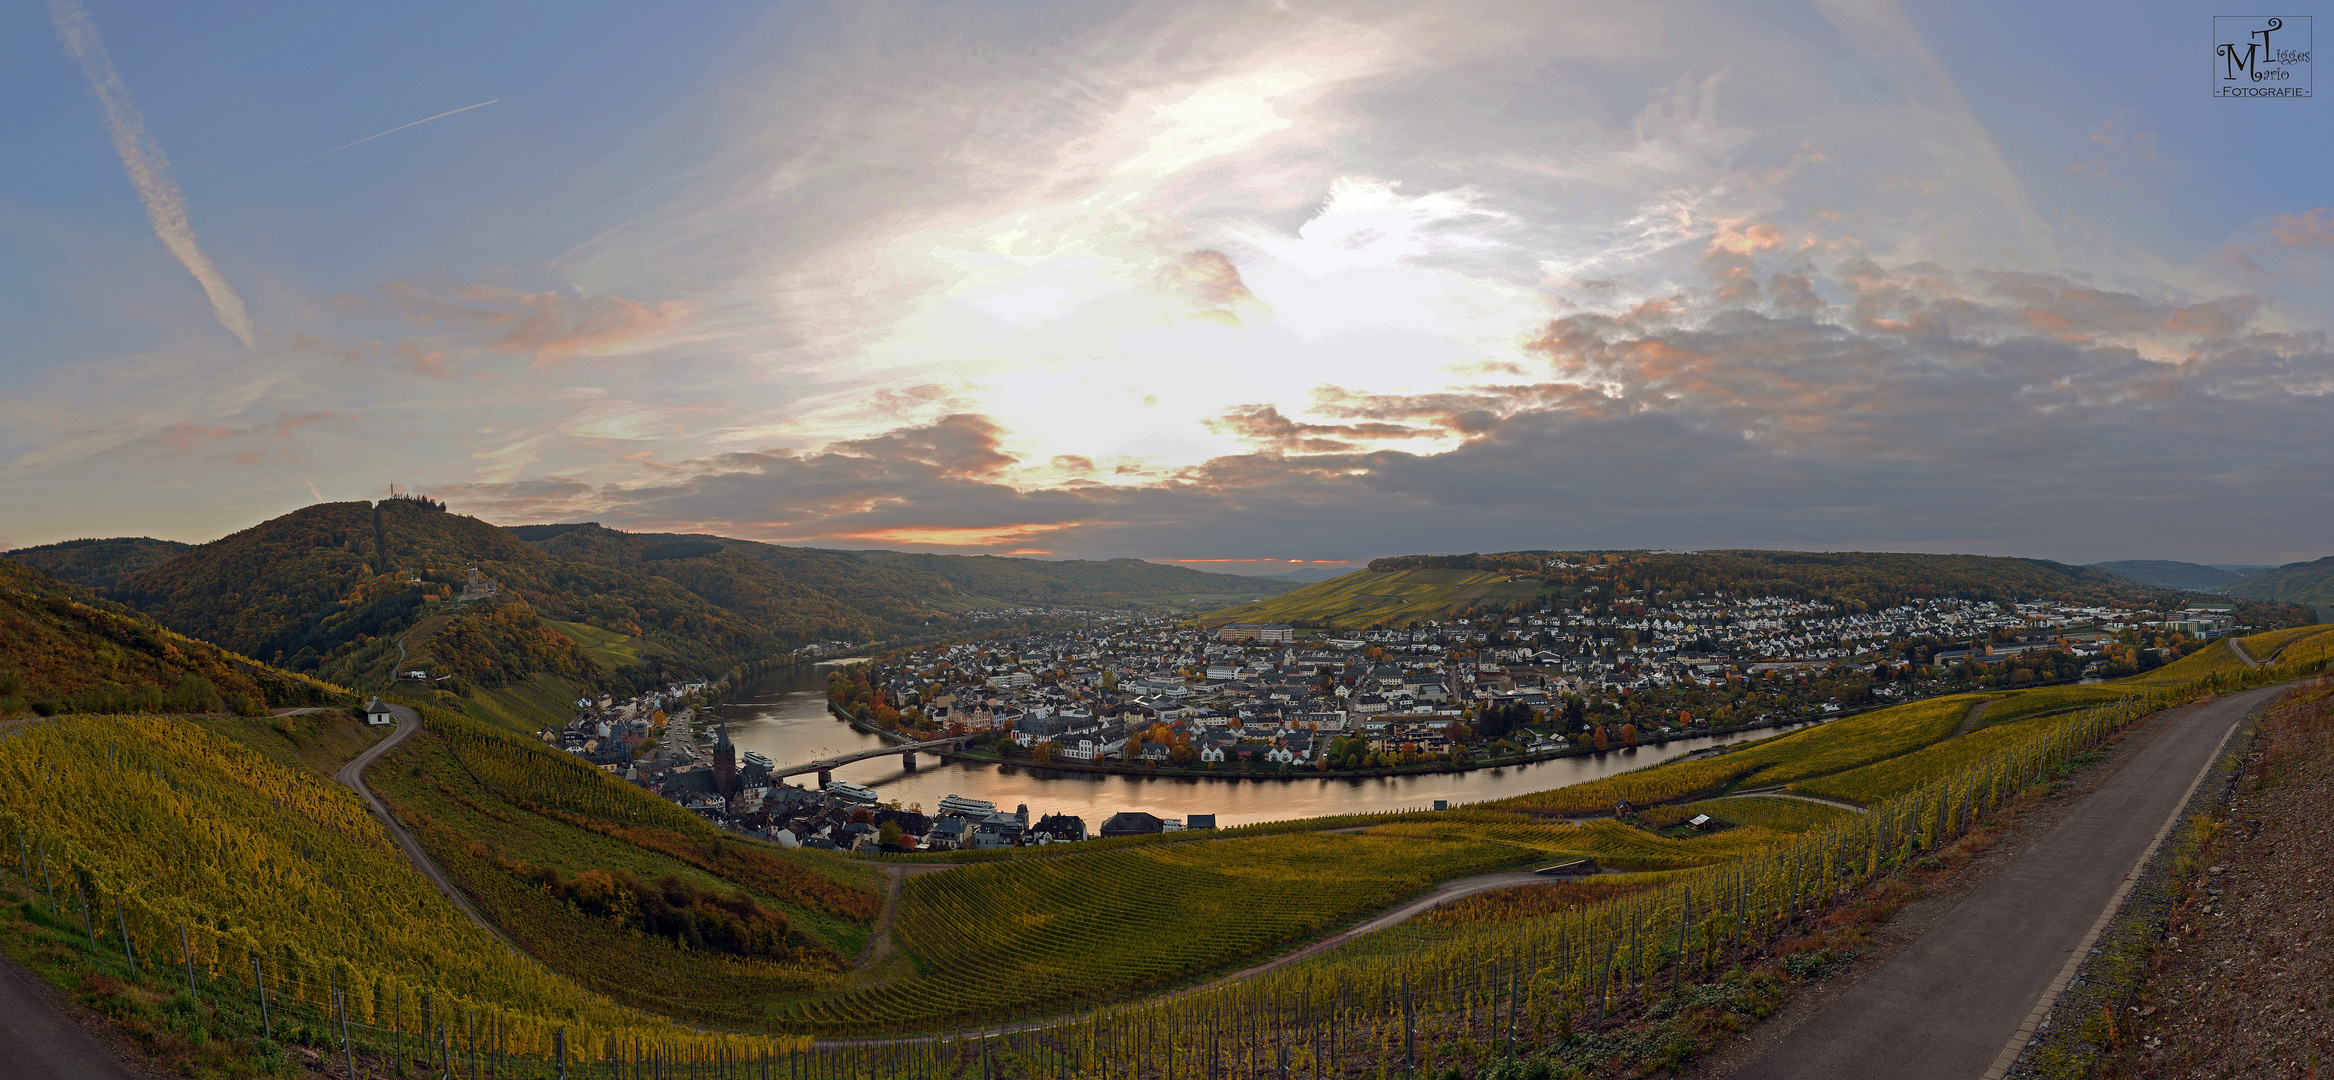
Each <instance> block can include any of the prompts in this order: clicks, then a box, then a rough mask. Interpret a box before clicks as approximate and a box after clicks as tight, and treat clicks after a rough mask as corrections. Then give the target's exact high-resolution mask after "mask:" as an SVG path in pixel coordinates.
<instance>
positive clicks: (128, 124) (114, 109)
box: [49, 0, 257, 348]
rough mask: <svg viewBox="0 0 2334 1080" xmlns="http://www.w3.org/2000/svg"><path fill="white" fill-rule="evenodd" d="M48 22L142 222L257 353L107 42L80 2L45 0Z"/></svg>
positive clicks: (237, 302)
mask: <svg viewBox="0 0 2334 1080" xmlns="http://www.w3.org/2000/svg"><path fill="white" fill-rule="evenodd" d="M49 22H51V23H53V24H55V26H56V28H57V39H58V40H59V41H62V42H64V44H65V51H66V52H68V53H70V54H72V56H73V59H75V60H77V61H79V62H80V63H81V73H82V74H83V75H86V76H88V77H89V92H90V93H91V94H92V95H94V96H95V97H96V98H97V103H98V105H99V106H100V107H102V108H103V109H104V110H105V130H106V131H107V132H108V133H110V134H111V135H112V136H113V149H114V152H115V153H117V154H120V155H121V158H122V167H123V168H124V169H126V170H128V172H129V174H130V185H131V186H132V187H135V188H137V189H138V200H139V201H140V202H143V203H145V204H146V220H147V221H149V222H152V223H153V225H154V235H155V236H156V237H158V238H160V239H161V241H162V246H164V247H166V248H169V249H170V253H171V254H172V255H176V256H178V261H179V263H180V264H181V265H183V266H185V267H186V272H187V273H190V274H193V275H194V279H195V280H196V281H197V282H200V283H201V284H202V287H203V292H204V294H205V295H207V296H209V297H210V298H211V314H212V315H214V316H216V317H217V318H218V320H219V325H221V326H224V327H226V328H227V332H228V333H230V334H233V335H235V336H236V337H237V338H238V339H240V340H241V341H242V342H243V345H244V347H245V348H256V347H257V339H256V338H255V337H254V336H253V334H252V332H251V316H250V315H249V314H248V313H246V312H245V311H244V310H243V298H242V297H240V296H237V295H235V287H234V286H232V285H229V284H227V279H226V278H225V277H224V276H222V275H221V274H220V273H219V268H218V267H217V266H214V265H212V264H211V257H210V256H208V255H205V254H203V249H202V248H201V247H199V246H197V245H196V243H195V232H194V226H193V225H190V224H188V223H187V220H186V200H185V199H183V198H181V197H179V194H178V182H177V181H175V180H172V179H171V178H170V159H169V158H166V157H164V156H162V147H160V146H159V145H156V144H155V142H154V140H153V138H152V137H151V136H149V135H147V134H146V121H145V119H144V118H143V117H141V116H139V115H138V102H137V99H136V98H133V97H131V96H130V88H129V87H127V86H124V85H122V77H121V75H120V74H119V73H118V72H116V71H114V69H113V58H112V57H110V56H107V55H106V53H105V43H104V42H102V41H99V40H98V39H97V26H96V25H95V24H93V23H91V22H90V21H89V13H88V12H87V11H84V10H82V8H81V4H80V3H79V0H49Z"/></svg>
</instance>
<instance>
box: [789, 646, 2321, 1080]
mask: <svg viewBox="0 0 2334 1080" xmlns="http://www.w3.org/2000/svg"><path fill="white" fill-rule="evenodd" d="M2280 674H2284V675H2288V676H2290V675H2292V674H2295V672H2291V671H2288V672H2283V673H2280ZM2271 677H2274V676H2271V675H2264V676H2262V677H2261V678H2262V680H2263V681H2266V680H2267V679H2269V678H2271ZM2220 688H2222V689H2226V688H2229V687H2226V686H2223V687H2220ZM2211 689H2214V687H2211V686H2203V687H2197V688H2192V692H2193V691H2205V690H2211ZM2170 700H2172V697H2171V695H2168V694H2167V695H2165V696H2163V697H2161V698H2157V699H2152V700H2151V699H2146V698H2135V699H2132V700H2126V701H2121V702H2118V703H2116V704H2113V705H2108V706H2101V707H2096V708H2092V709H2087V710H2084V711H2081V712H2077V713H2073V714H2067V715H2061V716H2048V717H2039V718H2034V719H2030V720H2027V721H2022V722H2018V723H2013V724H2009V725H2002V726H2000V727H1997V728H1992V729H1988V730H1987V731H1986V732H1984V733H1983V734H1985V735H1986V736H1987V738H1986V740H1985V743H1984V744H1985V745H1988V746H1990V747H1991V752H1990V753H1985V754H1980V755H1977V756H1975V757H1973V758H1971V759H1969V760H1966V761H1964V762H1962V763H1960V764H1959V765H1958V766H1956V767H1946V766H1943V765H1938V764H1936V763H1935V762H1931V763H1930V765H1929V767H1928V768H1927V770H1926V771H1927V773H1928V776H1927V778H1926V780H1925V781H1924V782H1922V783H1919V784H1918V785H1916V786H1913V787H1911V788H1909V789H1906V790H1903V791H1901V792H1899V793H1897V794H1895V795H1894V796H1892V797H1888V798H1884V799H1881V800H1879V801H1877V802H1876V803H1875V804H1874V805H1873V806H1872V807H1871V809H1870V811H1869V812H1867V813H1863V814H1850V813H1845V812H1842V813H1840V814H1838V815H1837V816H1832V817H1829V818H1827V819H1826V820H1825V821H1823V822H1821V823H1817V824H1815V825H1814V827H1812V828H1809V829H1807V830H1806V831H1803V832H1800V833H1798V834H1797V835H1795V836H1784V835H1782V834H1781V833H1780V832H1779V831H1778V832H1769V833H1768V834H1767V835H1768V837H1769V839H1770V842H1769V843H1767V844H1766V845H1765V846H1763V847H1759V848H1756V849H1753V850H1748V851H1746V852H1744V853H1742V855H1741V857H1739V858H1736V859H1733V860H1730V861H1725V862H1720V863H1717V864H1715V865H1711V866H1707V867H1704V868H1701V869H1693V870H1678V871H1667V872H1663V873H1659V874H1623V875H1614V876H1612V877H1610V878H1609V879H1600V880H1597V881H1595V882H1593V883H1588V884H1576V885H1563V886H1557V887H1553V888H1551V887H1547V886H1533V887H1529V888H1527V889H1517V890H1507V891H1503V892H1499V893H1491V894H1485V895H1483V896H1478V897H1475V898H1472V899H1470V900H1468V901H1464V902H1462V903H1460V904H1455V905H1452V906H1451V907H1450V908H1449V909H1446V911H1445V912H1443V913H1440V914H1438V915H1434V916H1429V917H1425V918H1422V919H1420V920H1417V921H1415V922H1414V923H1411V924H1406V925H1404V926H1401V927H1397V928H1395V929H1394V930H1391V931H1387V932H1384V933H1381V934H1376V935H1370V936H1367V937H1364V938H1361V939H1358V940H1357V941H1355V942H1354V943H1352V944H1350V945H1347V946H1343V947H1340V948H1338V949H1335V950H1332V951H1330V952H1328V953H1326V954H1323V955H1321V956H1318V957H1314V958H1310V959H1306V960H1302V961H1299V962H1297V963H1294V964H1290V965H1287V966H1284V967H1280V968H1277V969H1273V970H1271V971H1268V972H1266V973H1263V974H1260V975H1258V976H1257V977H1255V978H1252V979H1248V980H1245V981H1241V982H1236V983H1232V984H1228V985H1224V986H1221V987H1217V988H1213V989H1209V990H1206V991H1203V992H1198V993H1193V994H1187V995H1183V996H1170V997H1166V998H1160V999H1154V1000H1152V1001H1149V1002H1144V1003H1138V1004H1134V1005H1128V1006H1122V1007H1116V1008H1102V1009H1097V1010H1095V1011H1094V1012H1091V1013H1087V1014H1085V1015H1082V1016H1080V1017H1077V1018H1075V1019H1073V1020H1069V1021H1066V1022H1060V1023H1056V1024H1052V1025H1047V1026H1043V1027H1040V1028H1014V1027H1007V1028H1002V1029H999V1030H996V1031H993V1032H992V1031H989V1030H986V1029H984V1030H982V1031H979V1032H960V1033H958V1034H957V1036H956V1037H953V1038H945V1039H941V1040H937V1041H934V1042H882V1043H873V1044H864V1045H859V1046H852V1047H849V1048H847V1049H846V1048H840V1047H839V1048H837V1049H834V1050H828V1051H822V1052H821V1055H823V1056H820V1055H814V1056H813V1057H812V1058H810V1059H809V1060H807V1061H806V1062H805V1066H806V1070H807V1071H806V1072H804V1073H803V1074H801V1075H806V1076H820V1077H827V1076H836V1077H840V1076H851V1077H875V1076H892V1075H902V1076H954V1077H967V1078H969V1077H973V1076H982V1077H1000V1076H1004V1077H1029V1078H1039V1077H1069V1076H1077V1077H1101V1078H1117V1077H1125V1078H1128V1080H1146V1078H1164V1077H1169V1076H1193V1077H1201V1076H1206V1077H1227V1078H1229V1077H1244V1078H1257V1080H1262V1078H1266V1077H1279V1076H1306V1075H1312V1076H1330V1075H1334V1076H1339V1077H1356V1076H1363V1077H1368V1076H1379V1077H1388V1076H1396V1075H1417V1074H1428V1075H1432V1074H1437V1073H1439V1074H1441V1075H1446V1076H1447V1075H1453V1074H1452V1073H1451V1072H1449V1071H1448V1070H1449V1069H1451V1068H1453V1067H1459V1068H1464V1069H1468V1070H1469V1071H1471V1072H1473V1073H1474V1074H1475V1075H1477V1076H1479V1077H1502V1078H1504V1077H1511V1076H1522V1075H1526V1074H1525V1073H1524V1072H1523V1071H1522V1070H1521V1067H1520V1063H1521V1061H1522V1059H1524V1058H1541V1059H1546V1066H1545V1067H1549V1068H1551V1069H1552V1072H1553V1074H1556V1075H1563V1074H1570V1073H1573V1072H1578V1071H1586V1070H1590V1069H1596V1068H1600V1067H1604V1066H1608V1065H1615V1064H1620V1063H1631V1064H1629V1065H1628V1066H1627V1067H1628V1068H1635V1069H1640V1070H1644V1069H1651V1068H1654V1067H1656V1066H1658V1065H1659V1064H1660V1062H1661V1061H1663V1060H1665V1059H1664V1058H1663V1057H1662V1056H1661V1055H1662V1054H1663V1053H1665V1052H1674V1051H1664V1049H1663V1048H1664V1047H1675V1046H1678V1045H1683V1046H1687V1047H1690V1046H1692V1045H1693V1043H1692V1042H1691V1041H1687V1042H1684V1043H1675V1042H1672V1041H1671V1040H1690V1039H1691V1038H1692V1037H1694V1036H1695V1035H1696V1034H1697V1033H1706V1032H1707V1031H1708V1029H1707V1028H1705V1027H1697V1025H1704V1024H1707V1023H1709V1022H1710V1019H1709V1018H1710V1017H1712V1016H1714V1015H1716V1013H1717V1012H1736V1013H1741V1014H1744V1015H1749V1016H1759V1015H1764V1014H1765V1013H1767V1012H1770V1011H1772V1010H1773V1009H1774V1008H1775V1007H1777V1006H1778V1005H1779V1004H1780V1002H1781V997H1782V993H1783V990H1784V985H1785V981H1786V980H1796V979H1801V978H1818V977H1821V973H1822V972H1823V971H1825V970H1827V968H1828V965H1831V964H1835V963H1837V962H1839V961H1838V958H1837V957H1835V956H1834V955H1833V954H1830V953H1828V952H1825V951H1822V950H1823V948H1824V946H1823V944H1822V943H1823V942H1826V941H1829V940H1831V938H1830V937H1829V936H1828V935H1829V934H1830V933H1831V930H1830V927H1831V926H1833V925H1834V911H1835V909H1836V908H1838V907H1839V906H1840V905H1841V904H1843V903H1845V902H1847V900H1848V899H1849V898H1850V897H1853V896H1856V895H1858V893H1859V890H1862V889H1865V888H1867V887H1878V886H1882V885H1883V884H1884V883H1886V882H1888V881H1889V879H1890V878H1891V877H1892V875H1894V874H1895V873H1896V872H1897V870H1898V869H1899V868H1901V867H1904V866H1906V865H1907V864H1909V863H1913V862H1916V861H1922V860H1926V859H1928V858H1929V856H1930V855H1932V854H1933V853H1935V852H1937V851H1938V850H1939V849H1940V848H1943V847H1945V846H1947V845H1950V844H1951V843H1953V842H1954V840H1955V839H1956V838H1957V837H1959V836H1962V835H1964V834H1965V833H1967V832H1969V831H1970V830H1971V829H1973V828H1975V827H1977V826H1978V825H1979V824H1980V823H1981V822H1982V821H1983V820H1984V819H1985V818H1987V817H1988V815H1990V814H1992V813H1993V812H1994V811H1996V810H1997V809H1999V808H2001V807H2002V806H2003V805H2004V804H2005V803H2007V802H2009V801H2010V800H2012V799H2014V798H2017V797H2019V796H2020V795H2021V794H2022V793H2026V792H2029V791H2033V790H2036V789H2037V788H2038V787H2039V786H2042V785H2047V784H2050V783H2052V782H2053V781H2055V780H2056V779H2057V778H2059V777H2061V776H2063V775H2064V773H2065V770H2066V769H2067V768H2069V767H2070V765H2071V764H2072V763H2073V762H2074V761H2075V759H2077V758H2078V757H2080V756H2081V755H2083V754H2085V753H2087V752H2088V751H2090V750H2091V749H2093V748H2095V747H2097V746H2098V745H2099V744H2100V743H2102V742H2103V741H2104V740H2106V739H2108V738H2110V737H2111V736H2113V735H2114V734H2115V733H2116V732H2117V731H2118V730H2120V729H2122V728H2123V727H2124V726H2126V725H2128V724H2129V723H2131V722H2132V721H2134V720H2136V719H2138V718H2139V717H2141V716H2143V715H2146V713H2147V711H2148V710H2149V709H2150V708H2151V707H2154V706H2158V705H2161V704H2164V703H2166V702H2168V701H2170ZM1956 741H1957V742H1959V741H1964V740H1956ZM1730 801H1731V800H1730ZM1783 801H1788V800H1769V802H1770V803H1774V802H1783ZM1720 805H1723V803H1721V804H1720ZM1782 812H1783V811H1781V810H1780V808H1778V807H1774V806H1772V805H1769V806H1764V807H1759V808H1756V809H1753V810H1752V811H1751V814H1752V815H1756V814H1760V813H1777V814H1780V813H1782ZM1445 816H1446V817H1449V818H1454V819H1460V821H1459V823H1460V824H1462V825H1464V826H1465V827H1463V828H1461V829H1460V832H1462V833H1464V834H1466V835H1481V836H1489V835H1494V834H1496V835H1500V836H1503V837H1505V836H1530V835H1538V834H1532V833H1524V832H1515V831H1510V830H1516V829H1522V828H1524V827H1525V826H1523V825H1522V824H1521V823H1519V822H1516V821H1509V820H1502V819H1500V818H1499V817H1498V816H1496V815H1493V814H1488V813H1485V812H1482V811H1480V810H1475V811H1463V812H1459V813H1456V814H1452V815H1445ZM1438 820H1439V819H1438ZM1806 823H1807V822H1804V821H1802V822H1798V823H1797V824H1806ZM1419 824H1421V823H1419V822H1398V823H1392V824H1388V825H1384V826H1380V827H1378V828H1377V829H1373V830H1372V836H1373V837H1375V836H1377V835H1379V834H1383V833H1386V832H1388V831H1391V830H1411V829H1414V828H1415V827H1416V826H1418V825H1419ZM1542 828H1546V827H1545V826H1542ZM1556 828H1558V829H1561V828H1563V826H1557V827H1556ZM1751 828H1753V826H1749V825H1744V826H1740V827H1738V828H1737V829H1734V830H1730V832H1735V833H1740V832H1745V831H1748V830H1750V829H1751ZM1726 835H1727V833H1720V834H1717V835H1715V836H1712V837H1708V838H1705V839H1708V840H1720V839H1722V838H1723V837H1725V836H1726ZM1387 838H1388V839H1392V837H1387ZM1690 842H1691V841H1689V843H1690ZM1197 846H1204V845H1171V846H1163V847H1159V848H1152V849H1135V850H1133V851H1124V852H1117V853H1112V855H1113V857H1114V858H1127V857H1132V856H1133V855H1135V854H1136V853H1137V852H1143V853H1148V852H1150V851H1174V850H1178V849H1188V848H1191V847H1197ZM1060 865H1063V861H1056V860H1048V861H1044V862H1034V863H1024V864H1004V865H1000V866H997V867H991V868H983V872H987V871H990V870H1004V869H1007V868H1011V869H1016V870H1029V869H1037V868H1045V867H1053V866H1060ZM1114 870H1121V871H1127V872H1133V871H1134V870H1135V868H1131V867H1129V868H1114ZM966 873H968V874H969V873H970V872H966ZM957 876H958V875H956V874H942V875H936V876H934V877H932V878H930V879H927V880H928V881H930V882H932V883H935V884H937V883H941V882H948V881H949V880H950V879H951V878H957ZM965 880H969V878H960V879H958V882H957V884H958V885H960V886H961V884H962V882H963V881H965ZM1026 880H1028V881H1029V882H1031V883H1033V884H1035V883H1037V882H1039V881H1040V880H1041V879H1038V878H1030V879H1026ZM1001 884H1002V882H1001V881H1000V882H996V883H993V885H1001ZM1050 884H1052V885H1053V886H1055V887H1056V888H1057V889H1065V890H1066V889H1067V888H1068V886H1069V882H1067V881H1059V882H1050ZM1022 895H1024V896H1026V897H1028V898H1032V899H1045V900H1047V901H1048V902H1052V901H1051V897H1050V895H1049V894H1047V893H1044V892H1033V893H1028V894H1022ZM1879 895H1880V896H1881V897H1883V899H1882V900H1879V901H1875V902H1876V903H1889V901H1886V900H1885V897H1886V896H1888V895H1891V894H1889V893H1887V892H1886V891H1885V889H1883V890H1882V891H1881V892H1880V893H1879ZM1896 895H1901V890H1900V892H1899V893H1898V894H1896ZM997 896H998V894H997V893H995V892H991V891H984V892H983V893H982V894H981V895H979V896H976V897H969V898H968V900H969V901H970V902H972V903H976V904H992V903H995V902H996V899H997ZM976 910H991V909H989V908H981V909H976ZM1006 910H1007V912H1008V915H1010V914H1011V912H1012V910H1013V909H1006ZM998 921H1009V919H1008V918H1007V917H1005V916H992V917H991V923H992V924H993V923H995V922H998ZM1006 932H1009V931H1006ZM1060 936H1062V937H1065V938H1070V939H1075V940H1079V941H1082V942H1083V943H1084V944H1085V945H1086V946H1087V948H1088V950H1089V952H1090V953H1092V954H1093V957H1094V962H1095V963H1097V964H1109V963H1111V962H1112V961H1114V960H1118V959H1120V958H1123V957H1124V955H1125V950H1124V947H1123V946H1122V945H1121V944H1119V942H1118V940H1117V939H1114V938H1113V937H1112V936H1111V935H1110V934H1108V933H1106V932H1096V933H1093V934H1084V935H1081V933H1080V932H1079V929H1078V928H1066V929H1064V930H1063V931H1062V933H1061V935H1060ZM1066 948H1067V946H1065V947H1064V949H1062V950H1056V951H1055V955H1060V954H1061V953H1062V952H1063V951H1065V950H1066ZM1786 949H1788V950H1790V951H1788V952H1786V951H1785V950H1786ZM1754 965H1755V966H1754ZM1085 969H1086V966H1085V965H1084V964H1080V965H1078V966H1077V967H1076V968H1073V969H1070V970H1071V971H1073V972H1074V971H1082V970H1085ZM1041 972H1042V973H1043V974H1044V975H1047V976H1050V975H1053V974H1055V970H1054V969H1051V968H1043V967H1034V966H1023V967H1005V968H1000V969H998V974H997V975H996V976H993V977H990V978H988V979H979V978H975V979H974V980H972V981H969V982H964V983H960V984H958V986H959V987H960V989H959V990H958V992H960V993H968V994H974V995H979V996H981V997H983V998H984V999H985V998H986V997H987V996H989V995H995V994H1000V993H1003V994H1007V995H1012V994H1015V993H1017V991H1018V985H1019V981H1020V979H1021V978H1022V977H1024V973H1041ZM935 989H937V988H935ZM1624 1016H1626V1017H1629V1018H1631V1019H1632V1020H1634V1021H1635V1022H1636V1023H1637V1025H1638V1027H1637V1028H1635V1029H1633V1030H1621V1029H1618V1028H1617V1027H1615V1025H1616V1024H1618V1022H1619V1021H1620V1020H1621V1019H1622V1018H1623V1017H1624ZM903 1022H905V1021H903ZM1668 1060H1673V1062H1674V1060H1675V1059H1674V1058H1672V1059H1668ZM790 1075H791V1074H790ZM1461 1075H1464V1074H1461Z"/></svg>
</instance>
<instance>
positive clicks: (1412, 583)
mask: <svg viewBox="0 0 2334 1080" xmlns="http://www.w3.org/2000/svg"><path fill="white" fill-rule="evenodd" d="M1541 588H1542V586H1541V584H1540V583H1539V582H1538V581H1535V580H1530V579H1526V580H1522V581H1510V580H1508V578H1507V576H1506V575H1504V574H1496V573H1489V572H1485V571H1480V570H1397V571H1394V572H1392V573H1385V574H1380V573H1373V572H1371V571H1368V570H1357V571H1354V572H1353V573H1350V574H1347V575H1345V576H1344V577H1338V578H1331V579H1329V580H1327V581H1317V582H1314V583H1313V584H1311V585H1307V586H1305V587H1304V588H1301V589H1297V590H1295V591H1293V592H1288V593H1283V594H1281V595H1279V596H1275V597H1271V598H1269V599H1265V600H1260V601H1257V602H1255V603H1252V604H1242V605H1239V606H1237V607H1227V608H1217V609H1216V610H1214V611H1210V612H1208V613H1207V614H1205V615H1202V616H1200V621H1202V622H1204V623H1207V624H1209V625H1215V624H1219V623H1228V622H1284V623H1310V624H1315V625H1321V626H1341V627H1361V626H1371V625H1375V624H1377V623H1386V624H1389V625H1394V626H1400V625H1403V624H1405V623H1408V622H1410V621H1411V620H1413V619H1419V618H1425V617H1428V616H1432V615H1439V614H1442V613H1443V612H1446V611H1449V610H1451V609H1454V608H1460V607H1466V606H1468V605H1470V604H1477V603H1506V602H1508V601H1512V600H1529V599H1532V598H1534V597H1537V596H1539V595H1540V592H1541Z"/></svg>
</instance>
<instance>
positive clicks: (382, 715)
mask: <svg viewBox="0 0 2334 1080" xmlns="http://www.w3.org/2000/svg"><path fill="white" fill-rule="evenodd" d="M396 723H397V714H396V713H393V712H390V711H389V706H387V705H383V704H381V699H380V698H374V699H373V700H371V701H369V702H367V703H366V704H365V724H366V726H368V727H392V726H394V725H395V724H396Z"/></svg>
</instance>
